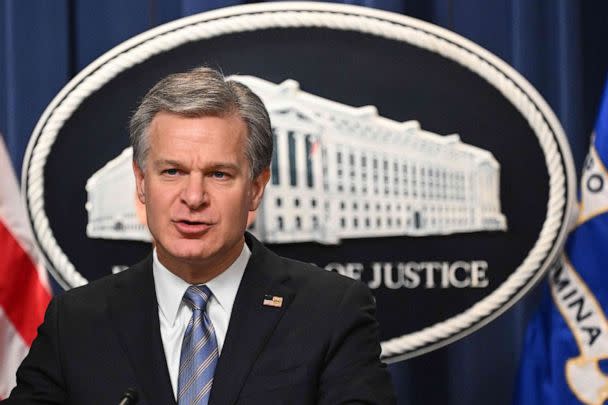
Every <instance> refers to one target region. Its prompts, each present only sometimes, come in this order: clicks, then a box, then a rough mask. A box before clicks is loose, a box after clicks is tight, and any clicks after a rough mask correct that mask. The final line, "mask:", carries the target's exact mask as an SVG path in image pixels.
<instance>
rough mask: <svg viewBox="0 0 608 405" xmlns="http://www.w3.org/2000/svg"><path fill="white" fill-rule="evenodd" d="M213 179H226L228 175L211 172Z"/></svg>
mask: <svg viewBox="0 0 608 405" xmlns="http://www.w3.org/2000/svg"><path fill="white" fill-rule="evenodd" d="M213 177H215V178H216V179H225V178H226V177H228V175H227V174H226V173H224V172H218V171H215V172H213Z"/></svg>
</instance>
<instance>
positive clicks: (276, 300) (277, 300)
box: [262, 294, 283, 308]
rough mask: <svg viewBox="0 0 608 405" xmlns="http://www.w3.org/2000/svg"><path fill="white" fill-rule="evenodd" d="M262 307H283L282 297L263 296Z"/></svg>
mask: <svg viewBox="0 0 608 405" xmlns="http://www.w3.org/2000/svg"><path fill="white" fill-rule="evenodd" d="M262 305H265V306H267V307H275V308H281V307H282V306H283V297H278V296H276V295H270V294H266V295H264V301H262Z"/></svg>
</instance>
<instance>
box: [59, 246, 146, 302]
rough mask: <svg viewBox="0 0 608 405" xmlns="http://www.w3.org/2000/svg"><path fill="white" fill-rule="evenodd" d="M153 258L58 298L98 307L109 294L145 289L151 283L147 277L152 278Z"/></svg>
mask: <svg viewBox="0 0 608 405" xmlns="http://www.w3.org/2000/svg"><path fill="white" fill-rule="evenodd" d="M151 263H152V262H151V258H150V257H148V258H146V259H144V260H142V261H141V262H139V263H137V264H135V265H133V266H131V267H129V268H127V269H126V270H124V271H121V272H120V273H116V274H110V275H107V276H104V277H101V278H99V279H97V280H94V281H91V282H90V283H87V284H85V285H82V286H79V287H75V288H72V289H70V290H68V291H66V292H64V293H63V294H61V295H59V296H58V299H59V300H61V301H63V302H67V303H70V304H76V305H79V306H83V307H87V306H90V305H97V304H98V303H99V302H100V301H102V300H106V299H107V298H108V294H109V293H110V292H112V291H115V290H116V289H117V288H118V289H124V290H125V291H128V290H132V289H133V288H134V289H138V288H140V287H144V286H146V285H147V284H149V282H147V281H146V277H150V278H151V277H152V276H151V274H150V273H151V271H152V265H151ZM147 274H148V275H147Z"/></svg>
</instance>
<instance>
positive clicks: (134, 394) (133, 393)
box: [124, 388, 137, 402]
mask: <svg viewBox="0 0 608 405" xmlns="http://www.w3.org/2000/svg"><path fill="white" fill-rule="evenodd" d="M124 396H125V397H127V398H129V399H131V400H132V401H133V402H135V401H137V391H136V390H135V388H127V390H126V391H125V395H124Z"/></svg>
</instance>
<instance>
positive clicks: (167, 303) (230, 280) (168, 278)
mask: <svg viewBox="0 0 608 405" xmlns="http://www.w3.org/2000/svg"><path fill="white" fill-rule="evenodd" d="M249 257H251V250H249V247H248V246H247V244H246V243H243V250H242V251H241V254H240V255H239V257H237V259H236V260H235V261H234V262H233V263H232V264H231V265H230V266H229V267H228V268H227V269H226V270H224V271H223V272H222V273H220V274H219V275H217V276H216V277H215V278H213V279H212V280H209V281H208V282H207V283H205V285H206V286H207V287H209V289H210V290H211V292H212V293H213V298H212V299H215V300H216V301H217V302H218V304H219V305H220V307H221V308H222V309H223V311H224V312H225V313H226V314H227V315H230V314H231V313H232V305H233V304H234V299H235V298H236V293H237V291H238V289H239V285H240V284H241V279H242V278H243V273H244V272H245V267H246V266H247V262H248V261H249ZM152 271H153V274H154V287H155V288H156V300H157V301H158V307H159V308H160V312H161V314H162V316H164V317H165V319H166V320H167V321H168V323H169V324H170V325H173V324H174V323H175V320H176V318H177V314H178V311H179V309H180V305H181V304H182V297H183V296H184V293H185V292H186V290H187V289H188V287H190V284H188V283H187V282H186V281H184V280H183V279H181V278H179V277H178V276H176V275H175V274H173V273H172V272H171V271H169V269H167V268H166V267H165V266H164V265H163V264H162V263H161V262H160V261H159V260H158V256H157V254H156V249H154V252H153V262H152Z"/></svg>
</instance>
